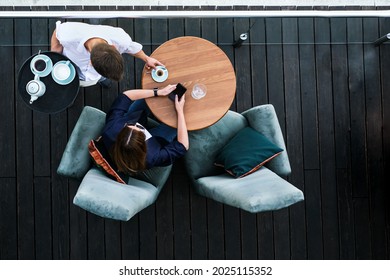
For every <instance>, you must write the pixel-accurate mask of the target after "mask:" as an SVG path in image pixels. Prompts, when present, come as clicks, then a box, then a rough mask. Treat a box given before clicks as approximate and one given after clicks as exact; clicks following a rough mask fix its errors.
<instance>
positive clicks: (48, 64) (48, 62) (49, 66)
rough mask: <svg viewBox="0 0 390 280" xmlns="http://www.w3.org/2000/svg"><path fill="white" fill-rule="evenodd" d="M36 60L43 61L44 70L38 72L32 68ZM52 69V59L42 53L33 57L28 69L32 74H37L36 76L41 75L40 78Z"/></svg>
mask: <svg viewBox="0 0 390 280" xmlns="http://www.w3.org/2000/svg"><path fill="white" fill-rule="evenodd" d="M38 60H43V61H45V63H46V68H45V70H44V71H41V72H40V71H38V70H36V69H34V64H35V62H37V61H38ZM52 69H53V61H52V60H51V59H50V58H49V57H48V56H47V55H44V54H38V55H36V56H34V57H33V59H32V60H31V62H30V70H31V72H32V73H33V74H34V75H37V76H38V77H41V78H43V77H46V76H47V75H49V74H50V72H51V71H52Z"/></svg>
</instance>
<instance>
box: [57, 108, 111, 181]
mask: <svg viewBox="0 0 390 280" xmlns="http://www.w3.org/2000/svg"><path fill="white" fill-rule="evenodd" d="M105 120H106V114H105V113H104V112H102V111H100V110H99V109H96V108H93V107H90V106H85V107H84V109H83V111H82V112H81V114H80V117H79V119H78V121H77V123H76V124H75V126H74V129H73V131H72V134H71V135H70V137H69V141H68V143H67V145H66V147H65V151H64V153H63V155H62V158H61V162H60V164H59V166H58V169H57V173H58V174H60V175H63V176H67V177H71V178H76V179H82V178H83V177H84V175H85V174H86V173H87V171H88V170H89V168H90V167H91V158H90V157H89V153H88V143H89V141H90V140H91V139H95V138H96V137H98V136H99V135H100V132H101V131H102V129H103V127H104V124H105Z"/></svg>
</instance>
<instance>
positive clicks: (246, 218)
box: [235, 210, 258, 260]
mask: <svg viewBox="0 0 390 280" xmlns="http://www.w3.org/2000/svg"><path fill="white" fill-rule="evenodd" d="M240 212H241V252H242V256H241V259H243V260H255V259H257V253H258V251H257V246H256V245H257V224H256V222H257V219H256V214H253V213H249V212H246V211H243V210H241V211H240ZM237 231H238V229H237ZM239 234H240V233H239V232H238V234H237V235H239ZM239 252H240V247H239V246H238V248H237V250H236V252H235V254H236V255H238V256H239Z"/></svg>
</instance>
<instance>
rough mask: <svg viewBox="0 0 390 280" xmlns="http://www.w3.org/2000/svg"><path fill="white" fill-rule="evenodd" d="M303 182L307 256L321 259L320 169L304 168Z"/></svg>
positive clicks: (322, 255)
mask: <svg viewBox="0 0 390 280" xmlns="http://www.w3.org/2000/svg"><path fill="white" fill-rule="evenodd" d="M305 184H306V186H307V187H306V188H305V201H306V202H305V204H306V236H307V258H308V259H309V260H321V259H323V258H324V248H323V244H322V240H323V229H322V209H321V189H320V186H321V173H320V171H319V170H305Z"/></svg>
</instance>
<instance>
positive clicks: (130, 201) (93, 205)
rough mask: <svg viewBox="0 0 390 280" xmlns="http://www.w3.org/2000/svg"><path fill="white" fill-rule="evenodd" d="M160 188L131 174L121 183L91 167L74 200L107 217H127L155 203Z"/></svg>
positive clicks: (80, 205) (75, 202) (84, 207)
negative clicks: (130, 176) (125, 181)
mask: <svg viewBox="0 0 390 280" xmlns="http://www.w3.org/2000/svg"><path fill="white" fill-rule="evenodd" d="M159 192H160V189H158V188H156V187H155V186H153V185H152V184H150V183H147V182H144V181H141V180H137V179H135V178H129V181H128V184H121V183H118V182H116V181H114V180H111V179H110V178H108V177H107V176H106V175H105V174H104V173H103V172H102V171H100V170H98V169H96V168H92V169H90V170H89V171H88V173H87V174H86V175H85V176H84V178H83V180H82V182H81V184H80V187H79V189H78V190H77V194H76V196H75V197H74V199H73V203H74V204H75V205H77V206H79V207H81V208H83V209H85V210H87V211H89V212H91V213H94V214H96V215H98V216H101V217H104V218H111V219H115V220H121V221H128V220H129V219H130V218H131V217H133V216H134V215H136V214H137V213H138V212H139V211H141V210H142V209H144V208H146V207H148V206H149V205H151V204H152V203H154V202H155V201H156V199H157V196H158V194H159Z"/></svg>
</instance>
